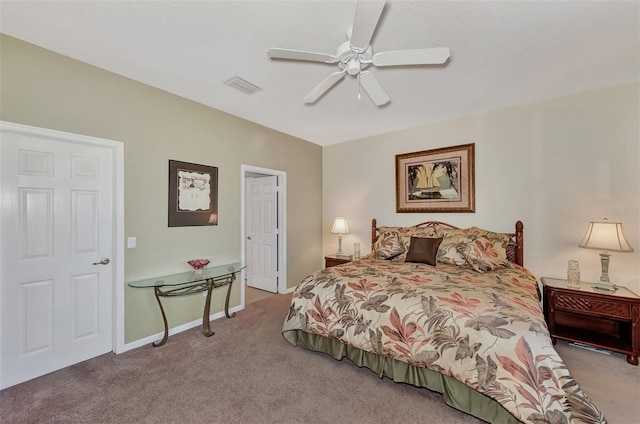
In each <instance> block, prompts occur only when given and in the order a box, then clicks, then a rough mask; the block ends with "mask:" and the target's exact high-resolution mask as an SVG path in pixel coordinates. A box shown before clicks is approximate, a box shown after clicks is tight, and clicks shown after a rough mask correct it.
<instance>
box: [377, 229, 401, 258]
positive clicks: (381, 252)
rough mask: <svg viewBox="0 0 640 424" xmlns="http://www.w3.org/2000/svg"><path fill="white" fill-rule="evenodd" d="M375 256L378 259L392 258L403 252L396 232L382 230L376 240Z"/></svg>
mask: <svg viewBox="0 0 640 424" xmlns="http://www.w3.org/2000/svg"><path fill="white" fill-rule="evenodd" d="M375 250H376V256H377V257H378V258H379V259H392V258H394V257H396V256H398V255H400V254H402V253H404V246H402V242H401V241H400V236H399V235H398V233H396V232H384V233H383V234H381V235H380V237H378V240H377V241H376V246H375Z"/></svg>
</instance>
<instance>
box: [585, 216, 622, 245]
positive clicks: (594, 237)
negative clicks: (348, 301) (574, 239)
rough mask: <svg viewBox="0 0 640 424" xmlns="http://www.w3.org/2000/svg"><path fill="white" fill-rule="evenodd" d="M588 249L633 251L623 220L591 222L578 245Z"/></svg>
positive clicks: (605, 219)
mask: <svg viewBox="0 0 640 424" xmlns="http://www.w3.org/2000/svg"><path fill="white" fill-rule="evenodd" d="M578 246H579V247H584V248H587V249H598V250H609V251H612V252H633V248H631V246H630V245H629V243H628V242H627V240H626V239H625V238H624V234H623V233H622V223H621V222H609V221H608V220H607V218H604V219H603V221H602V222H594V221H592V222H590V223H589V228H588V229H587V233H586V234H585V235H584V238H583V239H582V241H581V242H580V244H579V245H578Z"/></svg>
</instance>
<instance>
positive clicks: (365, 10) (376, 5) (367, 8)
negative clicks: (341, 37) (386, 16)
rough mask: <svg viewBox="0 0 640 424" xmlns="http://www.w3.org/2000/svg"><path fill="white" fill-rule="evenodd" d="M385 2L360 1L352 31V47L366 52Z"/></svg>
mask: <svg viewBox="0 0 640 424" xmlns="http://www.w3.org/2000/svg"><path fill="white" fill-rule="evenodd" d="M384 3H385V2H384V1H368V0H367V1H365V0H360V1H358V5H357V6H356V16H355V18H354V20H353V29H352V30H351V47H354V48H356V49H357V50H362V51H364V50H366V49H367V46H368V45H369V43H370V42H371V37H373V31H375V29H376V25H378V20H379V19H380V15H381V14H382V9H383V8H384Z"/></svg>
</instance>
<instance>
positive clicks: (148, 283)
mask: <svg viewBox="0 0 640 424" xmlns="http://www.w3.org/2000/svg"><path fill="white" fill-rule="evenodd" d="M244 268H245V267H244V266H242V264H240V263H239V262H236V263H232V264H227V265H218V266H214V267H211V268H205V269H203V270H202V274H201V275H199V276H196V273H195V272H194V271H189V272H182V273H180V274H172V275H164V276H162V277H155V278H148V279H146V280H140V281H132V282H130V283H129V286H130V287H135V288H153V293H154V294H155V296H156V300H157V301H158V306H160V312H161V313H162V320H163V322H164V336H163V337H162V340H160V341H157V342H153V346H154V347H158V346H162V345H163V344H165V343H166V342H167V339H168V338H169V325H168V324H167V315H166V314H165V312H164V308H163V307H162V302H160V298H161V297H173V296H186V295H189V294H194V293H202V292H205V291H206V292H207V300H206V301H205V304H204V312H203V313H202V332H203V333H204V335H205V336H206V337H210V336H213V334H214V332H213V331H211V325H210V323H209V312H210V308H211V292H212V291H213V289H215V288H218V287H222V286H227V297H226V300H225V303H224V314H225V315H226V316H227V318H233V317H235V316H236V313H235V312H234V313H233V314H231V315H229V296H230V294H231V286H232V285H233V282H234V280H235V279H236V275H237V274H238V273H239V272H240V271H242V270H243V269H244Z"/></svg>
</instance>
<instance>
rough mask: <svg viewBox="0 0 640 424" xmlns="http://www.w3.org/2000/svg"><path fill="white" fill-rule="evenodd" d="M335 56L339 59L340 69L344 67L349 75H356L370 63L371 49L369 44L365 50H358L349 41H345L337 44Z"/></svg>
mask: <svg viewBox="0 0 640 424" xmlns="http://www.w3.org/2000/svg"><path fill="white" fill-rule="evenodd" d="M336 56H337V57H338V60H339V61H340V62H339V64H338V66H339V67H340V69H346V71H347V73H348V74H349V75H358V74H359V73H360V71H361V70H363V69H364V68H366V67H367V66H368V65H369V63H371V58H372V57H373V49H372V48H371V46H370V45H369V46H367V49H366V50H365V51H363V52H359V51H357V50H356V49H354V48H353V47H352V46H351V42H350V41H345V42H344V43H342V44H340V45H339V46H338V50H337V52H336Z"/></svg>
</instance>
